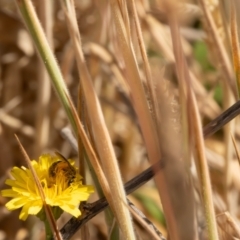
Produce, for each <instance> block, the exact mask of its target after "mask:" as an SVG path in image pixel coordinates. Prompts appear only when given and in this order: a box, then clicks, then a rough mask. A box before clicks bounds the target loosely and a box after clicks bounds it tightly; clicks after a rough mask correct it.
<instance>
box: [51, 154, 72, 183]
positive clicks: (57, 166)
mask: <svg viewBox="0 0 240 240" xmlns="http://www.w3.org/2000/svg"><path fill="white" fill-rule="evenodd" d="M55 154H56V156H58V157H59V160H58V161H56V162H54V163H53V164H52V165H51V166H50V167H49V170H48V174H49V181H50V184H54V183H56V177H57V176H58V177H61V178H63V179H64V181H66V182H67V184H68V186H70V184H71V183H73V182H74V180H75V179H76V175H77V171H76V168H75V167H74V166H72V165H71V163H70V162H69V161H68V160H67V159H66V158H65V157H64V156H62V155H61V154H60V153H58V152H55Z"/></svg>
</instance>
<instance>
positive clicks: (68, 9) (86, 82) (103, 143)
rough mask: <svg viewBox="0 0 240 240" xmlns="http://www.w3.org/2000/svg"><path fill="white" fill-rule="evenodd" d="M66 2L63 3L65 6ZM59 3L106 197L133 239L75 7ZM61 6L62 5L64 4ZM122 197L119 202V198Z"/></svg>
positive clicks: (112, 151) (128, 237) (127, 235)
mask: <svg viewBox="0 0 240 240" xmlns="http://www.w3.org/2000/svg"><path fill="white" fill-rule="evenodd" d="M65 4H66V5H65ZM65 4H62V5H63V8H64V12H65V16H66V19H67V22H68V27H69V32H70V35H71V39H72V41H73V46H74V48H75V50H76V60H77V64H78V70H79V74H81V83H80V84H81V86H82V87H83V91H84V97H85V100H86V106H87V109H88V114H89V116H90V121H91V127H92V129H93V132H94V140H95V144H96V148H97V150H98V154H99V156H100V159H101V164H102V167H103V170H104V172H105V174H106V177H107V180H108V182H109V187H110V190H111V193H112V195H110V196H109V197H111V198H114V199H119V201H113V199H112V203H113V205H112V206H113V207H114V212H115V214H116V218H117V220H118V224H119V226H120V228H121V230H122V231H123V234H124V236H125V238H126V239H135V237H134V231H133V228H132V223H131V217H130V214H129V211H128V209H126V206H125V205H124V203H126V196H125V193H124V189H123V185H122V180H121V176H120V172H119V169H118V165H117V160H116V156H115V153H114V150H113V147H112V143H111V139H110V136H109V134H108V132H107V128H106V125H105V122H104V119H103V115H102V111H101V108H100V104H99V101H98V98H97V96H96V93H95V90H94V88H93V84H92V80H91V78H90V75H89V72H88V70H87V67H86V65H85V61H84V55H83V52H82V49H81V40H80V33H79V32H78V30H77V22H76V18H75V16H76V15H75V10H74V6H73V2H72V1H66V3H65ZM64 6H65V7H64ZM120 199H122V200H123V202H122V201H121V200H120Z"/></svg>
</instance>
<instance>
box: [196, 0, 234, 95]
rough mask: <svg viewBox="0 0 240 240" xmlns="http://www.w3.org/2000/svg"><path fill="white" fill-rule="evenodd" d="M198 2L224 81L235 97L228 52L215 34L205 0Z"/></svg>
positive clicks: (213, 23) (215, 30)
mask: <svg viewBox="0 0 240 240" xmlns="http://www.w3.org/2000/svg"><path fill="white" fill-rule="evenodd" d="M198 2H199V4H200V5H201V7H202V10H203V14H204V16H205V18H204V19H205V21H206V25H207V26H208V30H209V32H210V34H211V37H212V39H213V41H214V43H215V46H216V49H217V51H218V58H217V59H218V60H219V64H220V66H221V69H222V71H223V74H224V77H225V78H224V81H225V82H226V84H229V86H230V88H231V90H232V92H233V94H234V96H235V98H236V99H237V96H238V94H237V91H236V84H235V82H234V76H233V74H232V68H231V64H230V61H229V59H228V54H227V52H226V49H225V48H224V45H223V43H222V41H221V39H220V38H219V36H218V34H217V28H216V24H215V22H214V20H213V17H212V15H211V13H210V11H209V8H208V7H207V3H206V0H198Z"/></svg>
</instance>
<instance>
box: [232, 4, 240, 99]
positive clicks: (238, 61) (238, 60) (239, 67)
mask: <svg viewBox="0 0 240 240" xmlns="http://www.w3.org/2000/svg"><path fill="white" fill-rule="evenodd" d="M230 2H231V21H230V23H231V40H232V57H233V66H234V71H235V76H236V81H237V86H238V95H240V94H239V93H240V53H239V39H238V31H237V18H236V9H235V7H234V1H233V0H231V1H230Z"/></svg>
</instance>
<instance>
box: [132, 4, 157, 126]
mask: <svg viewBox="0 0 240 240" xmlns="http://www.w3.org/2000/svg"><path fill="white" fill-rule="evenodd" d="M131 6H132V11H133V19H134V22H135V26H136V32H137V37H138V44H139V48H140V51H141V55H142V59H143V65H144V70H145V75H146V82H147V88H148V91H147V93H146V94H149V95H150V96H149V99H152V101H150V103H149V104H150V106H149V107H150V108H152V109H150V112H151V114H152V117H153V119H154V121H155V124H157V122H158V121H159V116H155V115H156V114H158V111H157V109H156V107H157V99H156V91H155V90H154V86H153V82H152V73H151V69H150V65H149V62H148V58H147V54H146V50H145V45H144V41H143V36H142V31H141V27H140V22H139V18H138V15H137V9H136V2H135V1H133V0H131Z"/></svg>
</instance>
